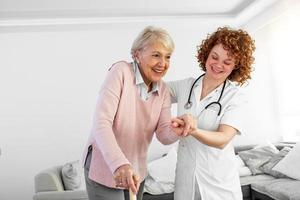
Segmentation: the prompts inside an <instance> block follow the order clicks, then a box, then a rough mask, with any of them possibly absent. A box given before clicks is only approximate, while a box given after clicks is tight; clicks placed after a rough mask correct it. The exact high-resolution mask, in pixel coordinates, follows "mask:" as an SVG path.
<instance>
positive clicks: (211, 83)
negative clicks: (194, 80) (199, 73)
mask: <svg viewBox="0 0 300 200" xmlns="http://www.w3.org/2000/svg"><path fill="white" fill-rule="evenodd" d="M223 82H224V80H216V79H211V78H209V77H208V76H206V75H204V77H203V81H202V91H201V96H200V100H202V99H203V98H205V97H206V96H207V95H208V94H209V93H211V92H212V91H213V90H215V89H216V88H217V87H219V85H221V84H223Z"/></svg>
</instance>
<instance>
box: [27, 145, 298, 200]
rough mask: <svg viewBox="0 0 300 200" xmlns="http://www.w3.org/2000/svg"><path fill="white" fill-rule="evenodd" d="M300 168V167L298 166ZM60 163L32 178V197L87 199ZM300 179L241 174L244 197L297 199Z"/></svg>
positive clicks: (152, 198)
mask: <svg viewBox="0 0 300 200" xmlns="http://www.w3.org/2000/svg"><path fill="white" fill-rule="evenodd" d="M254 146H255V145H243V146H236V147H235V152H236V154H237V155H242V154H241V152H244V153H247V152H248V151H249V150H251V149H253V148H254ZM275 146H276V148H277V149H278V151H279V150H282V149H283V148H284V147H292V146H293V144H291V143H279V144H276V145H275ZM299 169H300V168H299ZM62 171H63V166H56V167H51V168H49V169H45V170H42V171H41V172H39V173H38V174H37V175H36V176H35V178H34V185H35V194H34V196H33V200H87V199H88V197H87V193H86V191H85V188H84V187H82V188H77V189H75V190H66V184H65V183H64V178H63V174H62ZM299 180H300V179H298V180H295V179H291V178H289V177H283V178H276V177H273V176H271V175H269V174H264V173H260V174H256V175H253V174H248V175H246V176H241V177H240V181H241V188H242V193H243V200H300V190H299V188H300V181H299ZM143 199H144V200H173V192H168V193H165V194H149V193H147V192H145V193H144V198H143Z"/></svg>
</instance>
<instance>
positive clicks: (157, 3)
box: [0, 0, 278, 21]
mask: <svg viewBox="0 0 300 200" xmlns="http://www.w3.org/2000/svg"><path fill="white" fill-rule="evenodd" d="M276 1H278V0H184V1H183V0H151V1H150V0H0V21H1V20H2V21H3V20H16V19H18V20H20V19H48V18H50V19H54V18H63V19H64V18H88V17H93V18H95V17H96V18H103V17H119V18H120V17H157V16H161V17H170V16H176V17H189V16H192V17H220V16H221V17H238V16H240V15H242V14H243V13H244V12H248V13H251V15H257V14H258V13H260V12H262V10H263V9H265V8H267V7H269V6H271V5H272V4H274V3H275V2H276ZM249 10H251V12H249Z"/></svg>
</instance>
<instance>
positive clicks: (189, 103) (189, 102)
mask: <svg viewBox="0 0 300 200" xmlns="http://www.w3.org/2000/svg"><path fill="white" fill-rule="evenodd" d="M204 75H205V73H204V74H201V75H200V76H199V77H198V78H197V79H196V80H195V81H194V83H193V84H192V87H191V89H190V93H189V98H188V101H187V102H186V104H185V105H184V108H185V109H186V110H188V109H190V108H191V107H192V106H193V102H191V96H192V92H193V88H194V86H195V84H196V83H197V81H198V80H199V79H200V78H201V77H203V76H204ZM225 86H226V80H225V81H224V83H223V87H222V90H221V94H220V96H219V98H218V101H213V102H211V103H209V104H208V105H207V106H205V109H207V108H208V107H209V106H211V105H213V104H217V105H218V106H219V112H218V116H219V115H220V114H221V111H222V105H221V103H220V100H221V98H222V96H223V93H224V89H225Z"/></svg>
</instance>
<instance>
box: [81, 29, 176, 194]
mask: <svg viewBox="0 0 300 200" xmlns="http://www.w3.org/2000/svg"><path fill="white" fill-rule="evenodd" d="M173 49H174V43H173V40H172V39H171V37H170V35H169V34H168V33H167V32H166V31H165V30H163V29H160V28H155V27H146V28H145V29H144V30H143V31H142V32H141V33H140V34H139V35H138V37H137V38H136V39H135V41H134V42H133V45H132V48H131V54H132V57H133V62H131V63H128V62H125V61H120V62H117V63H115V64H113V65H112V67H111V68H110V69H109V71H108V74H107V77H106V79H105V81H104V83H103V85H102V88H101V91H100V94H99V99H98V102H97V106H96V111H95V115H94V121H93V127H92V131H91V134H90V137H89V139H88V142H87V145H86V148H85V151H84V159H83V160H84V169H85V180H86V187H87V193H88V196H89V199H90V200H124V199H126V200H127V199H129V197H128V189H130V190H132V191H133V193H135V194H137V198H138V199H140V200H141V199H142V193H143V180H144V179H145V176H146V173H147V172H146V171H147V168H146V160H147V150H148V146H149V143H150V142H151V140H152V137H153V135H154V132H155V133H156V136H157V138H158V140H159V141H160V142H161V143H163V144H170V143H172V142H174V141H175V140H176V139H177V138H178V136H177V135H176V134H175V133H173V132H172V129H171V127H170V115H171V111H170V103H171V102H170V96H169V93H168V90H167V88H166V85H165V83H164V82H163V81H162V80H161V78H162V77H163V76H164V75H165V74H166V72H167V70H168V68H169V63H170V58H171V54H172V52H173Z"/></svg>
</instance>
